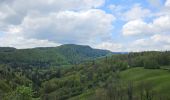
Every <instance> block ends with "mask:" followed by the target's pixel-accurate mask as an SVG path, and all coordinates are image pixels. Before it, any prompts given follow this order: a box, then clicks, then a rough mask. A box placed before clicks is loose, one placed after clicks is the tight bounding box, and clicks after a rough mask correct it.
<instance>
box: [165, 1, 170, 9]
mask: <svg viewBox="0 0 170 100" xmlns="http://www.w3.org/2000/svg"><path fill="white" fill-rule="evenodd" d="M165 7H168V8H170V0H166V2H165Z"/></svg>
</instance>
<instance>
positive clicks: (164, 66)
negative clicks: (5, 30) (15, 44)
mask: <svg viewBox="0 0 170 100" xmlns="http://www.w3.org/2000/svg"><path fill="white" fill-rule="evenodd" d="M169 79H170V51H147V52H130V53H112V52H110V51H107V50H99V49H93V48H91V47H89V46H81V45H73V44H69V45H62V46H59V47H49V48H34V49H15V48H8V47H4V48H3V47H1V48H0V100H170V96H169V93H170V86H169V84H170V80H169Z"/></svg>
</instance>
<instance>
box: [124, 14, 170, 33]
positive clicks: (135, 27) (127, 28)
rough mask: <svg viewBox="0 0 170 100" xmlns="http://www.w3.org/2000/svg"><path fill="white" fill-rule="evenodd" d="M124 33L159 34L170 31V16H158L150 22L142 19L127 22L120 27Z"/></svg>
mask: <svg viewBox="0 0 170 100" xmlns="http://www.w3.org/2000/svg"><path fill="white" fill-rule="evenodd" d="M122 32H123V34H124V35H126V36H127V35H142V34H161V33H169V32H170V16H169V15H165V16H160V17H157V18H155V19H154V20H153V22H151V23H146V22H144V21H142V20H132V21H129V22H127V23H126V24H125V25H124V26H123V29H122Z"/></svg>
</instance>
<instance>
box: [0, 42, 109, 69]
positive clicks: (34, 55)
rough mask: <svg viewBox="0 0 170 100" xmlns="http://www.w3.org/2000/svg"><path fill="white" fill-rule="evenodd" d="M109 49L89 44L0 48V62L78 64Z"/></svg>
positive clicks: (56, 64) (36, 64)
mask: <svg viewBox="0 0 170 100" xmlns="http://www.w3.org/2000/svg"><path fill="white" fill-rule="evenodd" d="M110 53H111V52H110V51H107V50H99V49H93V48H91V47H89V46H83V45H74V44H66V45H61V46H58V47H46V48H45V47H44V48H33V49H15V48H8V47H4V48H3V47H1V48H0V63H1V64H3V63H6V64H10V65H13V66H17V65H18V64H19V65H21V64H22V65H23V66H25V65H31V66H41V67H46V66H50V65H52V66H60V65H68V64H78V63H80V62H82V61H85V60H90V59H94V58H97V57H102V56H106V55H108V54H110Z"/></svg>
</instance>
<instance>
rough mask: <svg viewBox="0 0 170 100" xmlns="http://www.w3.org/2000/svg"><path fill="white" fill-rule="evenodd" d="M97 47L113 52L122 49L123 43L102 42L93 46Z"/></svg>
mask: <svg viewBox="0 0 170 100" xmlns="http://www.w3.org/2000/svg"><path fill="white" fill-rule="evenodd" d="M95 47H96V48H98V49H106V50H110V51H113V52H118V51H122V48H123V45H122V44H120V43H113V42H102V43H100V44H98V45H96V46H95Z"/></svg>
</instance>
